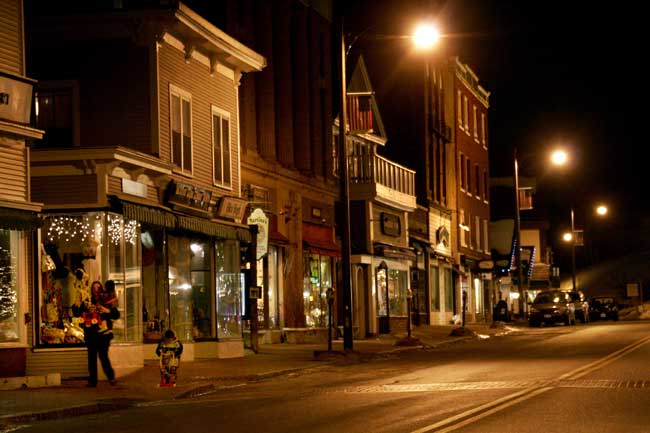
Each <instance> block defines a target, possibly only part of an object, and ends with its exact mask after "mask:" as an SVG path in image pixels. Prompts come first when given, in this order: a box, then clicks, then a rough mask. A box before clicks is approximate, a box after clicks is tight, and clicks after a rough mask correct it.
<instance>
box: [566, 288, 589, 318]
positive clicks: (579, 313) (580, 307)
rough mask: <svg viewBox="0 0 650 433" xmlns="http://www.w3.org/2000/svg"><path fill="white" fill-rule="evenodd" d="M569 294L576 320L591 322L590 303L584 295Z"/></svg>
mask: <svg viewBox="0 0 650 433" xmlns="http://www.w3.org/2000/svg"><path fill="white" fill-rule="evenodd" d="M568 293H569V296H570V297H571V302H573V306H574V311H575V315H576V319H580V321H581V322H582V323H587V322H589V302H587V300H586V299H585V295H584V293H582V292H580V291H578V292H574V291H571V292H568Z"/></svg>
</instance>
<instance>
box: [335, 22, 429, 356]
mask: <svg viewBox="0 0 650 433" xmlns="http://www.w3.org/2000/svg"><path fill="white" fill-rule="evenodd" d="M340 30H341V47H340V49H341V51H340V55H341V71H340V72H341V77H340V79H341V89H340V95H341V114H340V122H339V149H340V155H338V156H339V176H340V177H341V179H340V180H341V202H342V203H343V233H342V234H341V236H342V245H341V268H342V269H341V274H342V275H341V276H342V286H343V287H341V289H342V290H341V294H342V297H343V310H344V312H343V314H344V317H343V349H345V350H352V347H353V342H352V341H353V338H352V324H353V318H352V268H351V263H350V260H351V255H352V252H351V250H350V179H349V178H348V176H349V175H348V172H349V169H348V144H347V134H348V131H347V124H348V107H347V82H346V78H345V77H346V72H345V66H346V65H345V63H346V58H347V53H348V52H349V50H350V49H351V48H352V45H350V47H346V45H345V29H344V19H343V16H341V28H340ZM366 30H367V29H366ZM362 33H365V31H364V32H362ZM359 36H361V33H360V34H359V35H358V36H357V38H355V39H354V40H353V41H352V44H354V42H356V41H357V40H358V39H359ZM412 39H413V42H414V43H415V45H416V46H417V47H418V48H422V49H430V48H432V47H433V46H434V45H436V43H437V42H438V40H439V39H440V33H439V32H438V30H437V29H436V28H435V27H434V26H433V25H431V24H429V25H426V26H425V25H423V26H420V27H418V28H417V29H416V33H415V34H414V35H413V36H412ZM409 320H410V314H409Z"/></svg>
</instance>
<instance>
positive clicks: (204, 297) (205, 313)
mask: <svg viewBox="0 0 650 433" xmlns="http://www.w3.org/2000/svg"><path fill="white" fill-rule="evenodd" d="M211 245H212V243H211V242H207V241H202V240H198V239H195V240H193V241H192V243H191V244H190V256H191V259H190V271H191V283H192V320H193V326H192V335H193V337H194V339H202V338H211V337H214V333H213V332H212V317H213V316H214V314H213V312H214V307H213V305H214V302H213V300H212V299H213V298H212V293H213V291H212V285H211V283H210V263H211V262H212V260H211V259H212V257H211V251H212V249H211V248H210V247H211Z"/></svg>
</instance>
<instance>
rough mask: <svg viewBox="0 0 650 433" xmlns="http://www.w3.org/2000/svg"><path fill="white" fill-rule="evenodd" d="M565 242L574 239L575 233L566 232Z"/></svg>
mask: <svg viewBox="0 0 650 433" xmlns="http://www.w3.org/2000/svg"><path fill="white" fill-rule="evenodd" d="M562 239H563V240H564V242H571V241H572V240H573V235H572V234H571V233H570V232H566V233H564V234H563V235H562Z"/></svg>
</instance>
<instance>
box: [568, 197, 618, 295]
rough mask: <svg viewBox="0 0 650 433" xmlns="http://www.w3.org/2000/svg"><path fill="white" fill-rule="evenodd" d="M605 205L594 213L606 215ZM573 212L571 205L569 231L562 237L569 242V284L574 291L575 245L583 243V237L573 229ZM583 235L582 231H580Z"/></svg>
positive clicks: (597, 208)
mask: <svg viewBox="0 0 650 433" xmlns="http://www.w3.org/2000/svg"><path fill="white" fill-rule="evenodd" d="M607 211H608V209H607V206H605V205H603V204H601V205H598V206H597V207H596V214H597V215H599V216H605V215H607ZM574 217H575V215H574V212H573V206H572V207H571V232H570V233H564V235H563V236H562V239H563V240H564V241H565V242H571V285H572V288H573V291H574V292H575V291H576V246H581V245H584V239H583V237H582V236H578V232H577V231H576V229H575V221H574ZM581 232H582V231H581ZM582 233H583V235H584V232H582Z"/></svg>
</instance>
